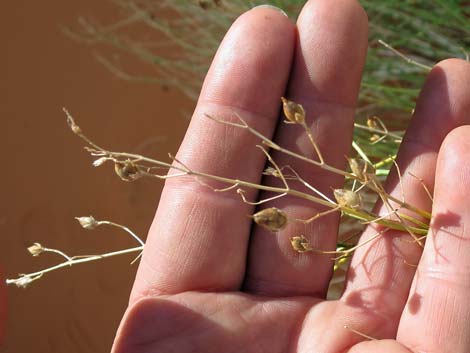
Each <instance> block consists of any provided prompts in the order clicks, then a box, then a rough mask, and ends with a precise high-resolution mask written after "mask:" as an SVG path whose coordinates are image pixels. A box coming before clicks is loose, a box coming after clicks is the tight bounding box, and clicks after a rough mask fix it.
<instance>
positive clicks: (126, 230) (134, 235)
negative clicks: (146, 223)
mask: <svg viewBox="0 0 470 353" xmlns="http://www.w3.org/2000/svg"><path fill="white" fill-rule="evenodd" d="M98 224H100V225H101V224H107V225H110V226H113V227H117V228H120V229H122V230H124V231H125V232H127V233H128V234H129V235H130V236H131V237H132V238H134V239H135V240H137V242H138V243H139V244H140V245H142V246H144V242H143V241H142V239H140V238H139V237H138V236H137V235H136V234H135V233H134V232H133V231H132V230H130V229H129V228H127V227H126V226H123V225H121V224H117V223H114V222H110V221H98Z"/></svg>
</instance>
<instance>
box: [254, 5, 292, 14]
mask: <svg viewBox="0 0 470 353" xmlns="http://www.w3.org/2000/svg"><path fill="white" fill-rule="evenodd" d="M263 7H264V8H267V9H272V10H276V11H279V12H280V13H282V14H283V15H284V16H286V17H289V16H287V13H286V12H285V11H284V10H282V9H280V8H279V7H277V6H274V5H269V4H264V5H258V6H255V7H253V8H254V9H258V8H263Z"/></svg>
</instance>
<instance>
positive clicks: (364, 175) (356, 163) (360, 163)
mask: <svg viewBox="0 0 470 353" xmlns="http://www.w3.org/2000/svg"><path fill="white" fill-rule="evenodd" d="M348 164H349V168H351V172H352V173H353V174H354V175H355V176H356V177H358V178H359V179H360V180H363V181H366V180H369V179H371V177H372V176H373V175H375V171H374V170H373V169H374V168H373V167H372V166H371V165H370V164H369V163H367V162H366V161H365V160H363V159H357V158H348Z"/></svg>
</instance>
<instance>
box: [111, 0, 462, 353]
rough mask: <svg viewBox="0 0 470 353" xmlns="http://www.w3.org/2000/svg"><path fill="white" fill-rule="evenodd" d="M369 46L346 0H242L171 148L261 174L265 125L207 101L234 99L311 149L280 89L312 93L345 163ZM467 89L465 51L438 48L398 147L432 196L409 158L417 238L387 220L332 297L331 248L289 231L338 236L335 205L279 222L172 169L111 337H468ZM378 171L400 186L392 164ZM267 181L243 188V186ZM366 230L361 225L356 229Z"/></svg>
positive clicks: (325, 134) (258, 343)
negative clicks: (267, 221)
mask: <svg viewBox="0 0 470 353" xmlns="http://www.w3.org/2000/svg"><path fill="white" fill-rule="evenodd" d="M366 48H367V16H366V14H365V13H364V11H363V9H362V8H361V7H360V5H359V4H358V2H357V1H355V0H312V1H308V2H307V3H306V4H305V7H304V9H303V10H302V13H301V15H300V17H299V20H298V22H297V23H296V24H293V23H292V22H290V20H289V19H288V18H287V17H285V16H284V15H283V14H282V13H281V12H279V11H276V10H275V9H272V8H267V7H260V8H255V9H253V10H250V11H248V12H247V13H245V14H243V15H242V16H241V17H240V18H239V19H237V21H236V22H235V23H234V24H233V26H232V27H231V29H230V31H229V32H228V34H227V35H226V37H225V39H224V41H223V43H222V44H221V46H220V48H219V50H218V52H217V55H216V57H215V58H214V61H213V63H212V66H211V68H210V71H209V73H208V75H207V77H206V80H205V83H204V86H203V89H202V91H201V95H200V98H199V102H198V104H197V107H196V110H195V112H194V116H193V118H192V120H191V123H190V126H189V128H188V131H187V133H186V136H185V138H184V141H183V143H182V145H181V147H180V149H179V152H178V155H177V158H178V159H179V160H181V161H183V162H184V163H186V164H187V165H189V166H190V167H191V168H193V169H195V170H199V171H203V172H206V173H212V174H216V175H222V176H230V177H232V178H243V179H245V180H251V181H253V182H259V181H261V172H262V170H263V168H264V166H265V163H266V160H265V158H264V156H263V155H262V153H260V152H256V150H255V149H254V147H253V146H254V145H255V144H256V143H258V142H259V141H258V140H257V139H256V138H254V137H253V136H251V135H250V134H249V133H247V132H246V131H243V130H238V129H235V128H232V127H227V126H225V125H222V124H219V123H216V122H214V121H211V120H209V119H207V118H206V117H204V113H208V114H211V115H213V116H216V117H218V118H220V119H227V120H232V121H235V118H234V112H235V113H238V114H240V115H241V116H242V117H243V118H244V119H245V120H246V121H247V123H248V124H250V125H251V126H252V127H254V128H256V129H258V130H259V131H261V132H262V133H263V134H264V135H266V136H268V137H272V138H273V139H274V141H275V142H276V143H278V144H280V145H283V146H285V147H287V148H292V149H295V150H297V151H301V152H302V153H303V154H305V155H307V156H309V157H311V158H316V156H315V154H314V152H313V151H312V148H311V146H310V145H309V144H308V140H307V139H306V138H305V136H304V135H303V134H302V131H301V129H297V128H296V127H293V126H287V125H285V124H282V123H280V121H281V119H279V109H280V100H279V98H280V97H281V96H287V97H289V98H290V99H292V100H294V101H296V102H298V103H301V104H302V105H303V106H304V107H305V109H306V111H307V116H308V124H309V126H311V127H312V130H313V133H314V135H315V136H316V140H317V143H318V145H319V146H320V149H321V151H322V153H323V156H324V158H325V160H326V161H327V162H328V163H329V164H332V165H334V166H336V167H341V168H343V167H344V166H345V159H344V155H345V154H347V153H348V152H349V148H350V143H351V138H352V137H351V136H352V126H353V118H354V108H355V106H356V100H357V95H358V90H359V83H360V79H361V74H362V69H363V65H364V61H365V55H366ZM469 92H470V64H469V63H467V62H465V61H461V60H456V59H449V60H445V61H443V62H440V63H439V64H437V65H436V66H435V67H434V68H433V70H432V71H431V72H430V73H429V76H428V78H427V80H426V83H425V84H424V87H423V89H422V92H421V94H420V97H419V100H418V102H417V106H416V110H415V113H414V117H413V120H412V123H411V126H410V128H409V131H408V132H407V134H406V137H405V139H404V142H403V144H402V147H401V150H400V153H399V157H398V164H399V166H400V169H401V172H402V174H403V188H404V192H405V195H406V201H407V202H409V203H411V204H414V205H416V206H418V207H421V208H423V209H426V210H428V211H430V210H431V201H430V200H429V198H428V196H427V195H426V193H425V192H424V190H423V188H422V185H421V184H420V182H419V181H418V180H417V179H416V178H415V177H412V176H411V174H410V173H412V174H414V175H416V176H418V177H420V178H422V179H423V180H424V182H425V183H426V185H427V186H428V187H429V188H430V189H431V191H432V192H434V205H433V209H432V212H433V218H432V222H431V230H430V233H429V235H428V240H427V242H426V245H425V247H424V250H423V249H422V248H420V247H419V246H417V245H416V244H412V243H411V242H410V241H409V236H408V235H406V234H403V233H399V232H387V233H385V234H384V235H383V236H382V237H381V238H380V239H379V240H378V241H376V242H373V243H370V244H368V245H366V246H364V247H362V248H360V249H359V250H358V251H357V252H356V254H355V255H354V258H353V261H352V264H351V267H350V270H349V273H348V278H347V286H346V289H345V292H344V294H343V295H342V297H341V298H340V299H339V300H336V301H325V295H326V291H327V287H328V282H329V280H330V278H331V275H332V263H331V260H330V259H329V257H328V256H322V255H319V254H312V253H307V254H299V253H295V252H294V251H293V250H292V248H291V246H290V243H289V235H292V234H304V235H306V236H307V237H308V239H309V241H310V243H311V244H312V246H314V247H316V248H321V249H324V250H332V249H334V247H335V243H336V235H337V231H338V214H332V215H329V216H326V217H323V218H321V219H319V220H317V221H315V222H313V223H312V224H310V225H308V226H306V225H303V224H300V225H299V224H295V225H289V226H288V227H287V228H286V229H284V230H283V231H281V232H278V233H276V234H273V233H269V232H267V231H265V230H263V229H260V228H257V227H254V226H253V225H252V224H251V219H250V218H249V217H247V215H249V214H252V213H253V212H254V208H253V207H252V206H250V205H247V204H244V203H242V202H241V201H240V199H239V197H238V196H237V195H236V194H235V193H233V192H225V193H216V192H213V191H212V190H211V189H209V188H207V187H204V186H201V184H199V183H197V182H195V181H194V180H193V179H192V178H173V179H169V180H167V182H166V184H165V188H164V191H163V194H162V196H161V200H160V204H159V206H158V210H157V213H156V216H155V219H154V222H153V224H152V227H151V229H150V232H149V236H148V239H147V243H146V246H145V251H144V254H143V258H142V262H141V264H140V267H139V270H138V273H137V277H136V280H135V283H134V287H133V290H132V294H131V299H130V304H129V308H128V309H127V311H126V313H125V315H124V317H123V319H122V322H121V325H120V328H119V330H118V332H117V335H116V340H115V342H114V345H113V350H112V352H113V353H124V352H126V353H144V352H145V353H151V352H158V353H163V352H164V353H166V352H177V353H185V352H226V353H230V352H254V353H263V352H269V353H277V352H279V353H286V352H287V353H290V352H321V353H345V352H349V353H357V352H361V353H368V352H385V353H386V352H393V353H402V352H403V353H404V352H452V353H458V352H462V353H463V352H469V351H470V335H469V332H468V331H469V328H468V324H467V323H468V320H469V318H470V302H469V301H468V295H467V293H468V290H469V288H470V257H468V256H466V254H468V253H469V251H470V241H469V240H470V233H469V230H468V229H469V227H465V225H466V224H467V222H468V221H470V207H468V206H469V202H468V196H467V195H468V193H467V190H468V186H469V185H470V126H466V125H467V124H469V123H470V113H469V112H470V93H469ZM273 157H274V158H275V160H276V161H277V162H278V163H279V164H280V165H284V164H290V165H291V166H292V167H293V168H295V169H296V170H297V171H298V172H299V173H300V174H301V175H302V176H303V177H305V178H306V179H307V181H309V182H311V183H312V184H313V185H315V186H317V187H318V188H319V189H320V190H322V191H323V192H325V193H328V194H331V189H332V188H337V187H341V183H342V178H341V177H338V176H335V175H331V174H329V173H325V172H324V171H321V170H319V169H317V168H315V167H312V166H308V165H305V164H302V163H298V162H293V161H291V160H288V159H286V158H285V157H284V156H281V155H277V154H275V153H274V154H273ZM263 183H266V184H272V185H275V184H276V182H275V181H273V180H271V179H269V178H265V179H263ZM211 185H213V186H214V187H218V186H219V185H217V184H216V183H214V184H211ZM220 186H221V185H220ZM386 187H387V190H388V191H389V192H390V193H392V194H393V195H395V196H396V197H398V198H400V197H401V196H400V195H401V191H400V186H399V185H398V179H397V176H396V174H393V173H392V175H391V176H390V177H389V180H388V181H387V184H386ZM247 191H248V190H247ZM266 196H268V195H265V194H263V193H259V194H258V193H256V192H254V191H250V192H247V198H248V199H250V200H255V199H257V198H258V199H260V198H263V197H266ZM270 206H276V207H279V208H281V209H283V210H285V211H286V212H287V213H288V214H289V215H290V216H291V217H292V218H307V217H309V216H311V215H313V214H315V213H317V212H319V211H322V210H323V209H322V208H320V207H317V206H315V205H312V204H309V203H305V202H303V201H299V200H297V199H293V198H287V197H286V198H281V199H278V200H275V201H272V202H270V203H269V204H267V205H265V207H270ZM377 211H378V212H386V211H385V210H384V208H383V207H382V206H381V205H377ZM373 232H374V229H373V228H372V226H371V227H370V228H369V229H366V230H365V232H364V235H363V240H364V239H367V237H370V236H371V235H372V234H373ZM345 326H347V327H349V328H351V329H354V330H356V331H359V332H361V333H364V334H367V335H368V336H371V337H374V338H375V339H376V340H367V339H366V338H364V337H363V336H361V335H359V334H357V333H355V332H353V331H352V330H351V329H347V328H345Z"/></svg>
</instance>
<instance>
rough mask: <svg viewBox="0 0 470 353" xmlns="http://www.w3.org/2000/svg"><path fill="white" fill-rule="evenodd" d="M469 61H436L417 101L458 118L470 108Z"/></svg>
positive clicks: (431, 109)
mask: <svg viewBox="0 0 470 353" xmlns="http://www.w3.org/2000/svg"><path fill="white" fill-rule="evenodd" d="M469 92H470V63H469V62H467V61H465V60H462V59H456V58H451V59H445V60H442V61H440V62H438V63H437V64H436V65H435V66H434V67H433V68H432V70H431V72H430V73H429V75H428V77H427V78H426V82H425V84H424V86H423V90H422V93H421V95H420V98H419V101H418V107H417V109H418V108H419V106H420V105H424V104H425V105H426V106H427V107H429V110H430V111H434V112H443V113H445V114H446V116H448V117H449V118H451V119H452V118H459V117H462V116H463V115H464V114H465V115H466V114H467V112H468V111H469V110H470V94H469Z"/></svg>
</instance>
